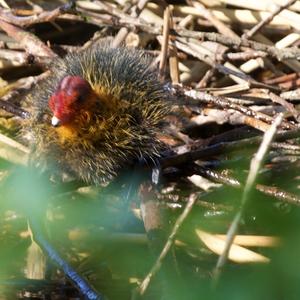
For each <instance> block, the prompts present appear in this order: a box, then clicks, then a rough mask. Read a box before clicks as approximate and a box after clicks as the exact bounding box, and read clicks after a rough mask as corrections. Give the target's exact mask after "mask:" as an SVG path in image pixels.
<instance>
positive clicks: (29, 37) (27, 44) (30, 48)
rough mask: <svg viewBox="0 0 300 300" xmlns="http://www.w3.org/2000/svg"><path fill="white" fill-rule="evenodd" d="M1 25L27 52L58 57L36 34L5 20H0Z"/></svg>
mask: <svg viewBox="0 0 300 300" xmlns="http://www.w3.org/2000/svg"><path fill="white" fill-rule="evenodd" d="M0 27H1V28H2V29H3V30H4V31H5V32H6V33H7V34H8V35H9V36H10V37H12V38H13V39H15V40H16V41H18V42H19V43H20V44H21V46H22V47H23V48H24V49H25V50H26V52H27V53H30V54H32V55H37V56H46V57H51V58H54V57H57V55H56V54H55V53H54V52H53V51H52V50H51V49H50V48H49V47H47V46H46V45H45V44H44V43H43V42H42V41H41V40H40V39H39V38H38V37H37V36H35V35H34V34H32V33H29V32H27V31H25V30H23V29H22V28H20V27H17V26H15V25H12V24H9V23H7V22H5V21H3V20H0Z"/></svg>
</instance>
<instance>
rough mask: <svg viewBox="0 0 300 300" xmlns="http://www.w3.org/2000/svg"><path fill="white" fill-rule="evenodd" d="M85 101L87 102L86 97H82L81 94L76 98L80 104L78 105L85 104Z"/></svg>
mask: <svg viewBox="0 0 300 300" xmlns="http://www.w3.org/2000/svg"><path fill="white" fill-rule="evenodd" d="M84 100H85V97H84V95H81V94H79V95H78V96H77V98H76V102H78V103H83V102H84Z"/></svg>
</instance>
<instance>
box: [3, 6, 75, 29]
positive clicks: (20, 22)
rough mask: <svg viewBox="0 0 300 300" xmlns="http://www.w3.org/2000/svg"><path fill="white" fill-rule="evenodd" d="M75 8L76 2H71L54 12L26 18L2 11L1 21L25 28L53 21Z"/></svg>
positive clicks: (44, 12) (45, 12)
mask: <svg viewBox="0 0 300 300" xmlns="http://www.w3.org/2000/svg"><path fill="white" fill-rule="evenodd" d="M74 8H75V1H69V3H67V4H64V5H62V6H60V7H57V8H55V9H54V10H52V11H43V12H41V13H39V14H38V15H32V16H26V17H19V16H15V15H13V14H12V13H11V12H10V11H9V12H7V11H5V10H4V9H1V10H0V19H1V20H3V21H5V22H8V23H11V24H14V25H17V26H21V27H25V26H28V25H33V24H37V23H43V22H50V21H53V20H55V19H56V18H57V17H59V16H60V15H62V14H64V13H67V12H69V11H72V10H73V9H74Z"/></svg>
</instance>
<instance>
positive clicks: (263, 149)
mask: <svg viewBox="0 0 300 300" xmlns="http://www.w3.org/2000/svg"><path fill="white" fill-rule="evenodd" d="M282 117H283V116H282V114H279V115H278V116H277V117H276V119H275V120H274V122H273V124H272V126H271V127H270V129H269V130H268V131H267V132H266V133H265V134H264V137H263V140H262V143H261V145H260V147H259V149H258V151H257V153H256V154H255V156H254V158H253V159H252V160H251V164H250V171H249V175H248V177H247V181H246V184H245V189H244V192H243V195H242V200H241V205H240V209H239V211H238V212H237V213H236V215H235V217H234V219H233V221H232V223H231V225H230V227H229V229H228V231H227V238H226V245H225V249H224V251H223V253H222V255H221V256H220V257H219V259H218V262H217V265H216V268H215V270H214V280H215V283H216V282H217V280H218V278H219V276H220V273H221V269H222V268H223V266H224V265H225V263H226V261H227V257H228V254H229V251H230V247H231V245H232V243H233V240H234V238H235V236H236V233H237V230H238V226H239V223H240V220H241V218H242V215H243V212H244V209H245V206H246V203H247V202H248V201H249V197H250V192H251V191H252V189H253V187H254V184H255V181H256V178H257V176H258V172H259V169H260V168H261V165H262V164H263V162H264V159H265V156H266V154H267V152H268V149H269V147H270V145H271V142H272V140H273V138H274V136H275V133H276V131H277V128H278V126H279V125H280V123H281V121H282Z"/></svg>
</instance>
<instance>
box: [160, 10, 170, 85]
mask: <svg viewBox="0 0 300 300" xmlns="http://www.w3.org/2000/svg"><path fill="white" fill-rule="evenodd" d="M169 32H170V8H169V6H167V7H166V8H165V11H164V27H163V41H162V47H161V55H160V63H159V78H160V80H161V81H164V78H165V71H166V64H167V54H168V48H169Z"/></svg>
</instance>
